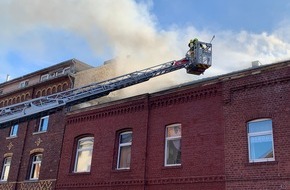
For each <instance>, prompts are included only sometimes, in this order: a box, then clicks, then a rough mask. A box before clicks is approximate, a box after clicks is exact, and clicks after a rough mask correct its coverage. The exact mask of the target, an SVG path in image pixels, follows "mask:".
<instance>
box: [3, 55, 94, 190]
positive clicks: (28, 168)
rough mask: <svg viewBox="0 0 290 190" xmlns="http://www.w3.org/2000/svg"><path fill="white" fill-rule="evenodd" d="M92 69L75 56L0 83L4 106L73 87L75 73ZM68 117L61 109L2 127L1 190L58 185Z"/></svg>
mask: <svg viewBox="0 0 290 190" xmlns="http://www.w3.org/2000/svg"><path fill="white" fill-rule="evenodd" d="M90 68H92V67H91V66H89V65H87V64H85V63H82V62H80V61H78V60H76V59H71V60H68V61H65V62H62V63H59V64H56V65H54V66H51V67H48V68H45V69H42V70H39V71H37V72H33V73H30V74H27V75H25V76H22V77H19V78H16V79H13V80H10V81H6V82H4V83H2V84H0V92H1V94H0V107H5V106H9V105H12V104H16V103H20V102H23V101H26V100H30V99H33V98H37V97H40V96H45V95H50V94H53V93H56V92H61V91H65V90H68V89H70V88H73V87H74V76H73V75H74V74H76V73H78V72H80V71H82V70H86V69H90ZM64 117H65V115H64V111H60V112H57V113H52V114H50V115H42V116H41V117H40V118H35V119H32V120H29V121H25V122H21V123H11V125H10V126H8V127H6V128H3V127H2V128H1V129H0V141H1V144H2V146H1V147H0V156H1V157H2V160H1V162H0V167H1V179H0V189H8V190H9V189H53V188H54V186H55V181H56V178H57V172H58V165H59V158H60V153H61V147H62V139H63V133H64V122H63V118H64ZM40 168H41V169H40Z"/></svg>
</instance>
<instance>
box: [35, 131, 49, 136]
mask: <svg viewBox="0 0 290 190" xmlns="http://www.w3.org/2000/svg"><path fill="white" fill-rule="evenodd" d="M46 132H47V131H37V132H34V133H32V135H38V134H41V133H46Z"/></svg>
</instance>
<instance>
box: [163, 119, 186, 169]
mask: <svg viewBox="0 0 290 190" xmlns="http://www.w3.org/2000/svg"><path fill="white" fill-rule="evenodd" d="M176 126H180V130H181V134H180V136H173V137H168V136H167V135H168V128H171V127H176ZM181 137H182V126H181V124H172V125H168V126H166V129H165V150H164V152H165V155H164V166H180V165H181V163H179V164H168V163H167V157H168V156H167V155H168V150H167V144H168V141H172V140H180V150H181Z"/></svg>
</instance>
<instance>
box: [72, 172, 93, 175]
mask: <svg viewBox="0 0 290 190" xmlns="http://www.w3.org/2000/svg"><path fill="white" fill-rule="evenodd" d="M69 175H71V176H74V175H91V172H71V173H69Z"/></svg>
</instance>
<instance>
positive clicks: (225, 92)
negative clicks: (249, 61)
mask: <svg viewBox="0 0 290 190" xmlns="http://www.w3.org/2000/svg"><path fill="white" fill-rule="evenodd" d="M289 66H290V62H289V61H286V62H281V63H277V64H271V65H266V66H259V67H253V68H250V69H247V70H243V71H239V72H234V73H230V74H226V75H223V76H218V77H213V78H209V79H205V80H200V81H196V82H193V83H189V84H184V85H183V86H178V87H175V88H171V89H169V90H166V91H160V92H157V93H153V94H143V95H139V96H135V97H131V98H127V99H123V100H118V101H114V102H109V103H106V104H101V105H97V106H93V107H89V108H84V109H79V110H76V111H74V112H71V113H69V114H68V115H67V122H66V131H65V135H64V143H63V149H62V150H63V151H62V155H61V160H60V168H59V175H58V179H57V186H56V188H57V189H148V190H157V189H158V190H160V189H161V190H162V189H164V190H165V189H166V190H170V189H172V190H173V189H193V190H194V189H196V190H200V189H206V190H209V189H214V190H219V189H229V190H237V189H238V190H239V189H273V190H277V189H290V184H289V177H290V167H289V166H290V159H289V158H290V151H289V150H290V147H289V146H290V139H289V136H290V128H289V126H288V125H289V123H290V117H289V115H290V113H289V112H290V96H289V89H290V77H289V74H290V67H289Z"/></svg>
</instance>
